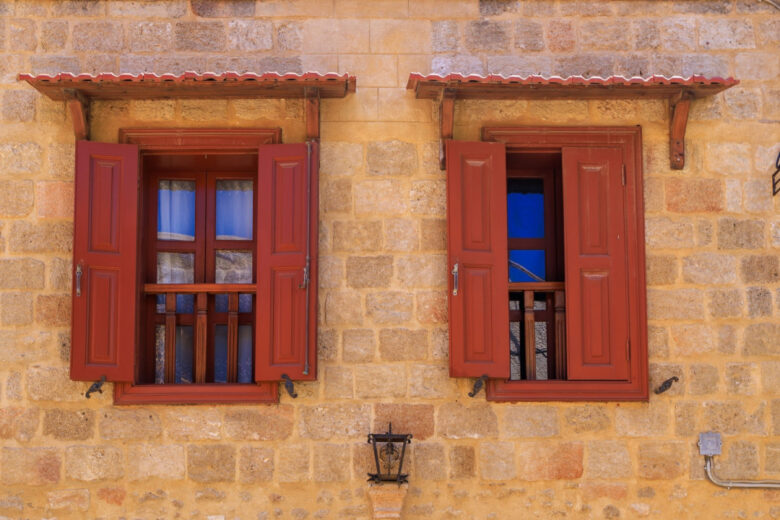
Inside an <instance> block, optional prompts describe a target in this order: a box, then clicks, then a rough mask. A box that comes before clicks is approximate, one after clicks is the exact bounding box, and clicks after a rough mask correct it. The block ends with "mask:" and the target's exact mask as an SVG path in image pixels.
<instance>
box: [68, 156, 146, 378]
mask: <svg viewBox="0 0 780 520" xmlns="http://www.w3.org/2000/svg"><path fill="white" fill-rule="evenodd" d="M75 190H76V207H75V215H74V238H73V263H74V274H73V328H72V334H71V337H72V347H71V355H70V375H71V378H72V379H76V380H97V379H100V378H101V376H106V379H108V380H109V381H132V380H133V372H134V360H135V348H136V337H137V302H138V291H139V285H138V270H137V265H138V147H137V146H135V145H128V144H105V143H92V142H88V141H79V142H78V143H77V144H76V184H75Z"/></svg>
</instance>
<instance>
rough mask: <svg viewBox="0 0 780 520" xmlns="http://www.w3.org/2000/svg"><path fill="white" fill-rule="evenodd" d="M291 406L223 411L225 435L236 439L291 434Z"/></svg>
mask: <svg viewBox="0 0 780 520" xmlns="http://www.w3.org/2000/svg"><path fill="white" fill-rule="evenodd" d="M293 416H294V411H293V407H292V406H290V405H279V406H274V407H263V408H259V409H257V408H255V409H230V410H228V411H226V412H225V422H224V429H225V435H226V436H227V437H228V438H230V439H236V440H252V441H257V440H262V441H267V440H281V439H286V438H288V437H289V436H290V435H292V430H293Z"/></svg>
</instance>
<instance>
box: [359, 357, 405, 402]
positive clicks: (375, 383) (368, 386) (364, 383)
mask: <svg viewBox="0 0 780 520" xmlns="http://www.w3.org/2000/svg"><path fill="white" fill-rule="evenodd" d="M404 395H406V371H405V370H404V367H403V365H397V364H395V365H374V366H372V365H368V366H365V367H363V368H362V369H361V370H358V371H357V373H356V374H355V396H356V397H358V398H361V399H372V398H381V397H403V396H404Z"/></svg>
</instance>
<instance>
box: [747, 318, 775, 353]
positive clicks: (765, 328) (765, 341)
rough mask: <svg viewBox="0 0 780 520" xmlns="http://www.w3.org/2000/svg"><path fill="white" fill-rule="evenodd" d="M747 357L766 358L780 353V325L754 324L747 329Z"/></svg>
mask: <svg viewBox="0 0 780 520" xmlns="http://www.w3.org/2000/svg"><path fill="white" fill-rule="evenodd" d="M744 341H745V343H744V345H745V346H744V347H743V349H742V353H743V355H745V356H766V355H777V354H778V353H780V325H778V324H775V323H754V324H752V325H748V326H747V327H745V336H744Z"/></svg>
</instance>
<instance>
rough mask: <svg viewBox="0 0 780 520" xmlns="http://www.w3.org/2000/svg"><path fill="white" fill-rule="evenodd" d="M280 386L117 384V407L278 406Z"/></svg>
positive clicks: (273, 384)
mask: <svg viewBox="0 0 780 520" xmlns="http://www.w3.org/2000/svg"><path fill="white" fill-rule="evenodd" d="M278 402H279V385H278V384H276V383H260V384H215V383H212V384H204V385H134V384H131V383H117V384H116V385H115V386H114V404H229V403H278Z"/></svg>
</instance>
